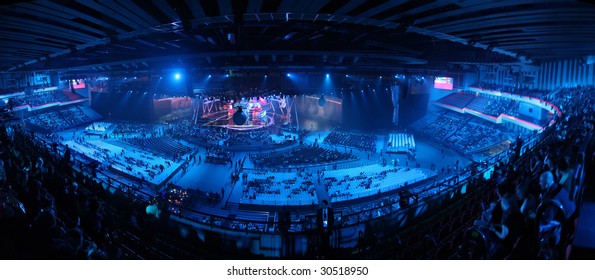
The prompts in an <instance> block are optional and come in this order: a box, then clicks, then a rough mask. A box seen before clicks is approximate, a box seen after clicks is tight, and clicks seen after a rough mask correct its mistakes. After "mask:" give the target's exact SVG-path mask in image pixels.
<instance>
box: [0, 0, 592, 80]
mask: <svg viewBox="0 0 595 280" xmlns="http://www.w3.org/2000/svg"><path fill="white" fill-rule="evenodd" d="M3 3H5V4H2V5H1V6H0V26H2V28H1V30H0V72H20V71H35V70H46V69H62V70H63V71H65V72H77V71H116V70H141V71H142V70H146V69H158V68H164V67H175V66H186V67H188V66H189V65H190V66H192V67H199V68H201V67H202V68H205V69H207V68H233V67H240V68H246V69H250V68H263V67H264V68H279V67H281V68H283V67H288V68H296V69H299V68H304V69H305V68H308V67H326V68H331V69H332V68H336V69H341V68H349V69H359V70H366V69H387V70H393V69H404V68H407V69H416V68H418V69H445V68H447V67H453V66H454V67H458V66H460V65H464V64H484V63H538V62H540V61H545V60H558V59H566V58H585V57H587V56H588V55H594V54H595V5H593V4H590V3H589V1H542V0H502V1H476V0H459V1H443V0H415V1H399V0H396V1H389V0H300V1H298V0H295V1H290V0H218V1H213V0H185V1H174V0H152V1H145V0H118V1H112V0H94V1H92V0H76V1H71V0H52V1H13V2H3ZM585 59H586V58H585Z"/></svg>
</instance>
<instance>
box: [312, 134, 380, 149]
mask: <svg viewBox="0 0 595 280" xmlns="http://www.w3.org/2000/svg"><path fill="white" fill-rule="evenodd" d="M324 143H327V144H330V145H340V146H349V147H354V148H357V149H362V150H366V151H375V150H376V134H374V133H370V132H363V131H349V130H343V129H340V128H336V129H333V131H331V133H330V134H329V135H327V136H326V137H325V138H324Z"/></svg>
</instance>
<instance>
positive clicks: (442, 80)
mask: <svg viewBox="0 0 595 280" xmlns="http://www.w3.org/2000/svg"><path fill="white" fill-rule="evenodd" d="M452 87H453V85H452V78H449V77H436V79H434V88H438V89H447V90H452Z"/></svg>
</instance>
